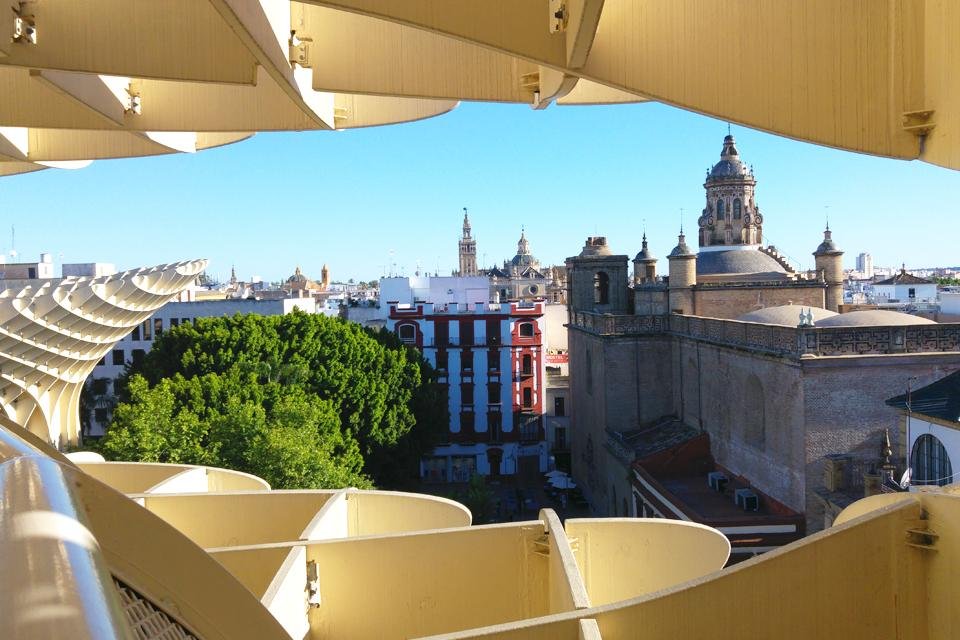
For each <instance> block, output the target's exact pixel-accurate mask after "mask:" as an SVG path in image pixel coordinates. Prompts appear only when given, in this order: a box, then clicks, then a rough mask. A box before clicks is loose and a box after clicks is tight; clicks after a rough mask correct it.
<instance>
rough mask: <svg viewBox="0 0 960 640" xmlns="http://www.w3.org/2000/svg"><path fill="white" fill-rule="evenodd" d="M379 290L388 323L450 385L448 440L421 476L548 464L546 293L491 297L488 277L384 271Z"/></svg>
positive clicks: (538, 468) (448, 478)
mask: <svg viewBox="0 0 960 640" xmlns="http://www.w3.org/2000/svg"><path fill="white" fill-rule="evenodd" d="M404 281H406V282H404ZM380 291H381V302H380V307H381V310H382V311H383V312H384V313H385V314H386V327H387V329H388V330H390V331H393V332H395V333H396V334H397V335H398V336H399V337H400V339H401V340H402V341H404V342H406V343H407V344H410V345H411V346H415V347H417V348H418V349H419V350H420V351H421V352H422V353H423V355H424V358H425V359H426V360H427V361H428V362H430V363H431V365H433V366H434V367H435V368H436V369H437V371H438V373H439V376H440V382H441V384H443V385H445V386H446V388H447V398H448V407H449V410H450V425H449V428H448V431H447V438H446V442H444V443H442V444H441V445H440V446H439V447H437V448H436V449H435V450H434V452H433V454H432V455H431V456H428V457H427V458H425V459H424V460H422V461H421V475H422V477H423V478H425V479H427V480H432V481H436V482H466V481H468V480H469V479H470V476H472V475H474V474H480V475H485V476H494V477H496V476H501V475H504V476H505V475H513V474H516V473H521V472H523V471H524V470H527V472H529V473H536V472H543V471H546V469H547V464H548V457H549V445H548V442H547V438H546V434H545V428H544V413H545V411H544V409H545V403H546V387H545V380H546V376H545V373H546V355H547V354H546V348H545V347H546V341H545V333H546V323H545V320H544V307H545V305H544V303H543V301H535V302H503V303H500V302H494V303H491V302H488V301H487V297H488V296H489V286H488V284H487V280H486V278H482V277H480V278H472V277H468V278H452V277H451V278H446V277H444V278H430V277H418V278H409V279H408V278H385V279H384V280H381V282H380ZM433 296H436V298H438V299H439V300H436V301H435V300H431V299H430V298H431V297H433Z"/></svg>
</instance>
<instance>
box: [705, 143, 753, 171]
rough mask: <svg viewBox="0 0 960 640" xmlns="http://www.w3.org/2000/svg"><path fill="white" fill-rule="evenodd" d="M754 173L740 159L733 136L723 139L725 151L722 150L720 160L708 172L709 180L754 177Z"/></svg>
mask: <svg viewBox="0 0 960 640" xmlns="http://www.w3.org/2000/svg"><path fill="white" fill-rule="evenodd" d="M752 177H753V175H752V173H751V172H750V169H749V168H747V165H745V164H744V163H743V161H742V160H741V159H740V152H739V151H737V147H736V143H735V141H734V139H733V136H729V135H728V136H727V137H725V138H724V139H723V151H721V152H720V162H718V163H717V164H715V165H713V169H711V170H710V173H708V174H707V182H712V181H714V180H726V179H728V178H752Z"/></svg>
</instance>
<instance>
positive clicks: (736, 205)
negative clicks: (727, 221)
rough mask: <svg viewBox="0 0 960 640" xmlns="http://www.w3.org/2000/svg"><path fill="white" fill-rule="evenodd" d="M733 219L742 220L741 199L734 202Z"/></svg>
mask: <svg viewBox="0 0 960 640" xmlns="http://www.w3.org/2000/svg"><path fill="white" fill-rule="evenodd" d="M733 219H734V220H739V219H740V198H737V199H736V200H734V201H733Z"/></svg>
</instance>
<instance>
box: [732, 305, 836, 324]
mask: <svg viewBox="0 0 960 640" xmlns="http://www.w3.org/2000/svg"><path fill="white" fill-rule="evenodd" d="M807 312H810V313H811V314H813V322H814V324H816V323H817V322H819V321H820V320H823V319H825V318H832V317H833V316H835V315H837V313H836V312H835V311H830V310H829V309H820V308H817V307H804V306H802V305H799V304H784V305H780V306H779V307H767V308H766V309H757V310H756V311H751V312H750V313H745V314H743V315H742V316H740V317H738V318H737V320H739V321H740V322H755V323H757V324H772V325H777V326H781V327H796V326H797V325H799V324H800V314H801V313H803V314H806V313H807Z"/></svg>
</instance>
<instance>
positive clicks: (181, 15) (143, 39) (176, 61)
mask: <svg viewBox="0 0 960 640" xmlns="http://www.w3.org/2000/svg"><path fill="white" fill-rule="evenodd" d="M29 8H30V11H31V12H32V14H33V15H34V16H35V19H36V24H37V34H38V36H37V44H35V45H33V44H26V43H13V44H12V45H11V46H10V50H9V55H8V56H6V57H0V64H7V65H13V66H19V67H27V68H31V69H53V70H59V71H80V72H84V73H98V74H106V75H114V76H132V77H143V78H164V79H168V80H172V79H177V80H191V81H198V82H235V83H244V84H251V83H252V82H253V81H254V79H255V70H254V67H255V65H256V61H255V60H254V58H253V56H251V55H250V52H249V51H248V50H247V49H246V47H245V46H244V45H243V43H242V42H241V41H240V40H239V39H238V38H237V35H236V33H235V32H234V31H233V30H232V29H231V28H230V27H229V26H228V25H227V24H226V23H225V22H224V20H223V19H222V18H221V17H220V15H219V14H218V13H217V12H216V11H214V10H213V8H212V7H211V6H210V3H209V2H207V1H206V0H163V2H128V1H127V0H96V1H92V0H91V1H90V2H75V1H74V0H42V2H31V3H29ZM4 37H7V36H6V35H4Z"/></svg>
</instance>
